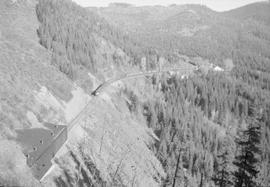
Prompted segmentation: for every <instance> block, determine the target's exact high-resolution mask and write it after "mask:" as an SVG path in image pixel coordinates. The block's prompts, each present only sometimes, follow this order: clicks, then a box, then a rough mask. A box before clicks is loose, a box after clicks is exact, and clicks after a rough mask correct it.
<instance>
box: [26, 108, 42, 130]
mask: <svg viewBox="0 0 270 187" xmlns="http://www.w3.org/2000/svg"><path fill="white" fill-rule="evenodd" d="M26 117H27V119H28V121H29V122H30V123H31V124H32V126H34V127H36V128H45V126H43V125H42V124H41V123H40V122H39V121H38V119H37V117H36V115H35V114H34V113H33V112H31V111H27V113H26Z"/></svg>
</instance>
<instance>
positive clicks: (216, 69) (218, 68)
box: [214, 66, 224, 71]
mask: <svg viewBox="0 0 270 187" xmlns="http://www.w3.org/2000/svg"><path fill="white" fill-rule="evenodd" d="M214 71H224V69H222V68H221V67H219V66H216V67H215V68H214Z"/></svg>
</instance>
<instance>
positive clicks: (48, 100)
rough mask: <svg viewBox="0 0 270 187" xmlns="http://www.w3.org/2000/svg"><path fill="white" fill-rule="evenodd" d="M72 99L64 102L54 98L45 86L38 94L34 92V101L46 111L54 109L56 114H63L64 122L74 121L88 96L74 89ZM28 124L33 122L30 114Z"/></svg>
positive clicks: (79, 89)
mask: <svg viewBox="0 0 270 187" xmlns="http://www.w3.org/2000/svg"><path fill="white" fill-rule="evenodd" d="M72 95H73V97H72V99H71V100H70V101H69V102H65V101H63V100H61V99H58V98H56V97H55V96H54V95H53V94H52V93H51V92H50V91H49V90H48V89H47V88H46V87H45V86H42V87H41V89H40V91H39V92H37V91H36V92H35V99H36V100H37V101H38V102H39V103H40V104H41V105H43V106H44V107H45V108H46V109H48V110H49V109H51V108H52V109H54V110H55V111H57V113H59V114H60V113H63V114H64V117H65V120H64V121H66V122H70V121H71V120H72V119H74V118H75V117H76V116H77V115H78V114H79V113H80V112H81V111H82V110H83V108H84V107H85V106H86V105H87V103H88V102H89V101H90V96H89V95H87V94H86V93H85V92H84V91H83V90H82V89H81V88H79V87H75V89H74V90H73V91H72ZM28 119H29V121H30V122H35V120H34V117H33V115H32V114H31V113H28Z"/></svg>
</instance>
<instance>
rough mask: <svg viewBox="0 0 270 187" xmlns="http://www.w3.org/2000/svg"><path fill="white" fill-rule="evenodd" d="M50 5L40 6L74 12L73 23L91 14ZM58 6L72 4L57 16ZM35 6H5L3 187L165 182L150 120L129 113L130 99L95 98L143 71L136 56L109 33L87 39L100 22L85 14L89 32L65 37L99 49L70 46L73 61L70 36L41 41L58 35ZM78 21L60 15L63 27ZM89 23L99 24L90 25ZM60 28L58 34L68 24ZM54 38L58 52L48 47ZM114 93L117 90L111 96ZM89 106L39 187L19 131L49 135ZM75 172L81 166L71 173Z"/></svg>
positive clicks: (0, 71)
mask: <svg viewBox="0 0 270 187" xmlns="http://www.w3.org/2000/svg"><path fill="white" fill-rule="evenodd" d="M44 2H45V1H40V3H44ZM46 2H49V4H46V3H45V4H43V6H44V7H42V6H41V7H42V8H45V9H47V10H48V9H50V8H52V9H53V10H55V11H56V12H57V11H59V12H61V11H64V10H66V9H65V8H67V7H69V8H70V9H68V10H69V11H70V14H72V15H73V17H72V16H71V17H69V19H71V18H72V19H74V20H78V19H82V17H81V16H80V14H76V11H78V12H84V11H85V10H84V9H83V8H81V7H78V6H77V5H75V4H73V3H72V2H70V1H53V0H52V1H46ZM59 2H61V3H63V4H61V3H60V4H58V5H66V6H62V9H59V10H57V8H59V7H57V3H59ZM36 6H37V2H36V1H24V0H21V1H9V0H5V1H1V2H0V9H1V11H0V15H1V17H0V31H1V32H0V33H1V35H0V49H1V52H0V58H1V63H0V77H1V79H0V83H1V87H0V98H1V102H0V104H1V105H0V106H1V107H0V115H1V122H0V133H1V134H0V144H1V151H0V161H1V164H0V186H1V185H4V186H6V185H7V186H39V185H45V186H58V185H61V184H63V183H65V184H69V185H73V184H75V182H78V181H79V182H80V184H81V185H86V186H87V185H93V184H101V183H106V184H108V185H117V184H119V185H120V184H121V185H129V184H131V183H133V184H137V185H140V186H142V185H143V184H147V185H148V186H157V185H158V184H160V183H161V178H164V177H165V173H164V171H163V168H162V167H161V165H160V163H159V161H158V160H157V158H156V157H155V155H154V154H153V152H151V151H150V150H149V149H148V146H149V145H150V144H152V143H151V142H152V141H153V135H152V131H151V130H150V129H148V128H147V126H146V123H145V121H144V119H143V118H141V119H140V120H138V119H137V118H135V117H133V116H131V115H130V112H129V109H128V108H127V104H126V102H125V101H126V99H125V97H120V96H119V95H117V94H114V93H112V94H111V95H107V94H104V95H102V96H101V97H100V98H96V99H93V98H91V96H90V91H92V89H93V87H96V86H98V84H100V83H101V82H102V81H104V80H106V79H109V78H111V77H115V76H119V75H121V74H122V73H123V72H132V71H136V70H137V69H138V68H137V67H136V66H135V67H133V66H132V62H131V60H130V59H132V57H129V56H128V55H126V53H125V52H124V51H123V50H122V49H121V48H119V47H116V45H115V44H114V41H117V39H116V38H114V37H113V36H109V31H107V30H106V28H105V30H103V31H100V30H99V31H96V32H92V33H88V34H87V33H85V32H86V29H84V28H83V27H84V26H86V27H88V28H90V27H91V26H93V22H94V23H96V22H95V19H94V18H93V15H92V14H88V11H86V12H87V13H84V14H83V16H85V17H86V19H85V20H86V21H85V22H82V23H81V24H82V25H83V26H82V28H81V29H79V30H78V32H77V31H76V32H75V34H74V32H73V31H70V35H66V37H65V39H67V40H69V41H73V40H72V37H73V36H75V37H79V38H80V39H81V36H88V37H89V38H90V42H92V43H91V44H90V45H92V46H90V47H89V46H88V44H86V45H85V47H84V48H82V46H83V45H84V44H80V43H71V44H70V45H71V46H72V45H73V44H74V45H73V46H74V48H71V53H72V55H71V54H69V56H68V55H67V54H68V53H67V52H66V51H65V50H63V48H62V47H63V46H61V45H63V44H64V43H63V39H64V38H58V36H60V37H63V35H62V33H61V34H60V35H51V36H49V35H47V37H48V38H45V39H46V40H45V39H44V40H43V39H42V36H44V35H42V32H40V31H41V30H40V29H44V30H43V31H44V33H45V34H49V33H50V34H55V33H54V32H55V31H53V30H50V31H49V32H47V30H46V29H47V28H45V27H42V24H43V22H42V20H45V18H47V20H49V19H48V17H49V15H46V14H45V13H44V14H43V16H44V17H43V18H41V17H40V16H41V14H39V13H38V10H37V9H36ZM38 6H40V4H38ZM36 13H38V14H36ZM62 13H63V12H62ZM50 15H52V14H50ZM62 16H63V14H62ZM97 19H99V18H97ZM74 20H73V21H71V22H68V21H67V20H65V18H64V16H63V17H61V16H60V17H59V19H58V20H57V21H59V22H61V21H62V22H63V23H67V24H69V25H70V26H71V27H70V28H76V27H78V25H77V22H75V21H74ZM87 20H88V21H92V22H90V23H88V22H87ZM100 20H101V19H100ZM47 23H48V22H47ZM54 24H55V23H54ZM104 24H106V22H104ZM58 25H59V27H51V29H52V28H55V29H63V28H61V26H63V25H65V26H67V25H66V24H63V25H62V24H60V23H58ZM107 29H109V28H107ZM37 30H38V32H37ZM56 32H58V33H59V32H60V30H57V31H56ZM44 33H43V34H44ZM79 33H80V34H82V35H80V34H79ZM84 34H86V35H84ZM51 38H52V39H53V40H51V42H50V44H52V46H50V47H49V45H48V44H49V43H48V41H49V40H50V39H51ZM45 41H46V42H47V43H46V44H45V43H44V42H45ZM77 41H79V40H77ZM118 44H119V43H118ZM59 46H60V47H59ZM64 46H65V45H64ZM67 46H69V44H67ZM119 46H120V44H119ZM122 48H124V47H122ZM56 49H58V50H56ZM64 49H65V47H64ZM125 49H127V48H125ZM127 51H128V50H127ZM85 54H90V55H91V54H92V57H93V61H91V59H90V60H89V59H85V57H86V56H85ZM57 55H58V56H57ZM65 55H66V56H65ZM62 57H63V58H64V59H63V58H62ZM61 58H62V59H61ZM82 59H84V60H82ZM89 62H90V63H91V62H92V63H95V66H88V64H87V63H89ZM61 63H62V64H61ZM69 65H71V66H69ZM66 67H68V68H70V67H71V68H74V69H73V70H75V71H74V72H77V75H76V76H70V74H69V72H70V71H66ZM92 67H94V68H92ZM74 75H75V74H74ZM114 89H115V88H114V87H111V88H110V89H108V90H111V91H113V90H114ZM86 91H87V92H88V93H89V94H87V92H86ZM89 102H90V104H89V106H88V108H87V109H86V110H84V114H83V115H81V116H80V118H79V119H77V120H76V124H75V127H74V129H72V131H71V132H70V134H69V138H70V140H69V141H68V143H66V144H65V146H64V147H63V148H62V150H61V151H60V152H59V153H58V155H57V157H56V158H55V160H54V161H53V162H54V166H53V168H52V169H51V171H50V172H49V173H48V174H49V175H48V176H47V177H45V178H44V181H43V183H39V182H38V181H37V180H36V179H35V178H34V177H33V176H32V174H31V170H30V168H29V167H28V166H27V165H26V157H25V155H24V154H23V150H24V149H25V148H26V147H27V145H24V144H21V142H17V141H16V139H17V134H16V132H17V130H23V129H37V130H39V129H46V126H45V125H44V124H45V123H52V124H56V125H58V124H61V125H68V124H69V122H70V121H72V119H74V117H76V116H77V114H79V113H80V112H81V111H82V110H83V108H84V106H85V105H86V104H87V103H89ZM133 132H136V133H133ZM85 136H87V139H85ZM86 140H87V141H86ZM38 141H39V140H38ZM85 143H86V144H85ZM82 146H83V150H82V149H81V148H82ZM14 155H16V156H14ZM76 164H79V165H80V166H78V165H76ZM72 167H75V168H73V169H72V170H71V168H72ZM78 179H79V180H78Z"/></svg>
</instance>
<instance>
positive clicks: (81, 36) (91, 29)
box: [36, 0, 144, 79]
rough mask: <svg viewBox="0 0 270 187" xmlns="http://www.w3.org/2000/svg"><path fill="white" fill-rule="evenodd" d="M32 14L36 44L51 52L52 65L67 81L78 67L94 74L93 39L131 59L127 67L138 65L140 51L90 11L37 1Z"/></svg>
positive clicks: (64, 1) (60, 1) (65, 2)
mask: <svg viewBox="0 0 270 187" xmlns="http://www.w3.org/2000/svg"><path fill="white" fill-rule="evenodd" d="M36 13H37V17H38V20H39V22H40V27H39V29H38V31H37V32H38V36H39V38H40V43H41V44H42V45H43V46H44V47H46V48H47V49H49V50H51V51H52V52H53V56H52V63H53V64H54V65H55V66H57V67H58V68H59V69H60V71H62V72H63V73H65V74H66V75H68V76H69V77H70V78H73V79H74V78H75V71H76V69H78V67H80V68H86V69H87V70H89V71H91V72H92V73H96V71H97V63H98V61H97V60H95V58H94V56H95V54H96V49H97V46H98V41H97V40H96V38H97V37H102V38H104V39H106V40H108V41H110V42H111V43H113V44H114V45H115V46H117V47H119V48H121V49H123V51H124V52H125V53H126V54H127V55H129V57H130V58H131V60H130V63H131V64H134V65H138V64H139V63H140V59H141V56H142V54H143V50H144V49H143V48H142V47H141V46H140V45H139V44H138V43H136V42H133V41H132V40H131V39H130V38H129V36H128V35H126V34H123V32H121V31H120V30H119V29H117V28H115V27H113V26H112V25H109V24H108V23H107V22H106V21H105V20H104V19H102V18H101V17H100V16H98V14H97V13H95V12H94V11H90V10H87V9H84V8H82V7H80V6H78V5H76V4H75V3H73V2H71V1H69V0H48V1H43V0H40V1H39V3H38V4H37V7H36Z"/></svg>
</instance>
